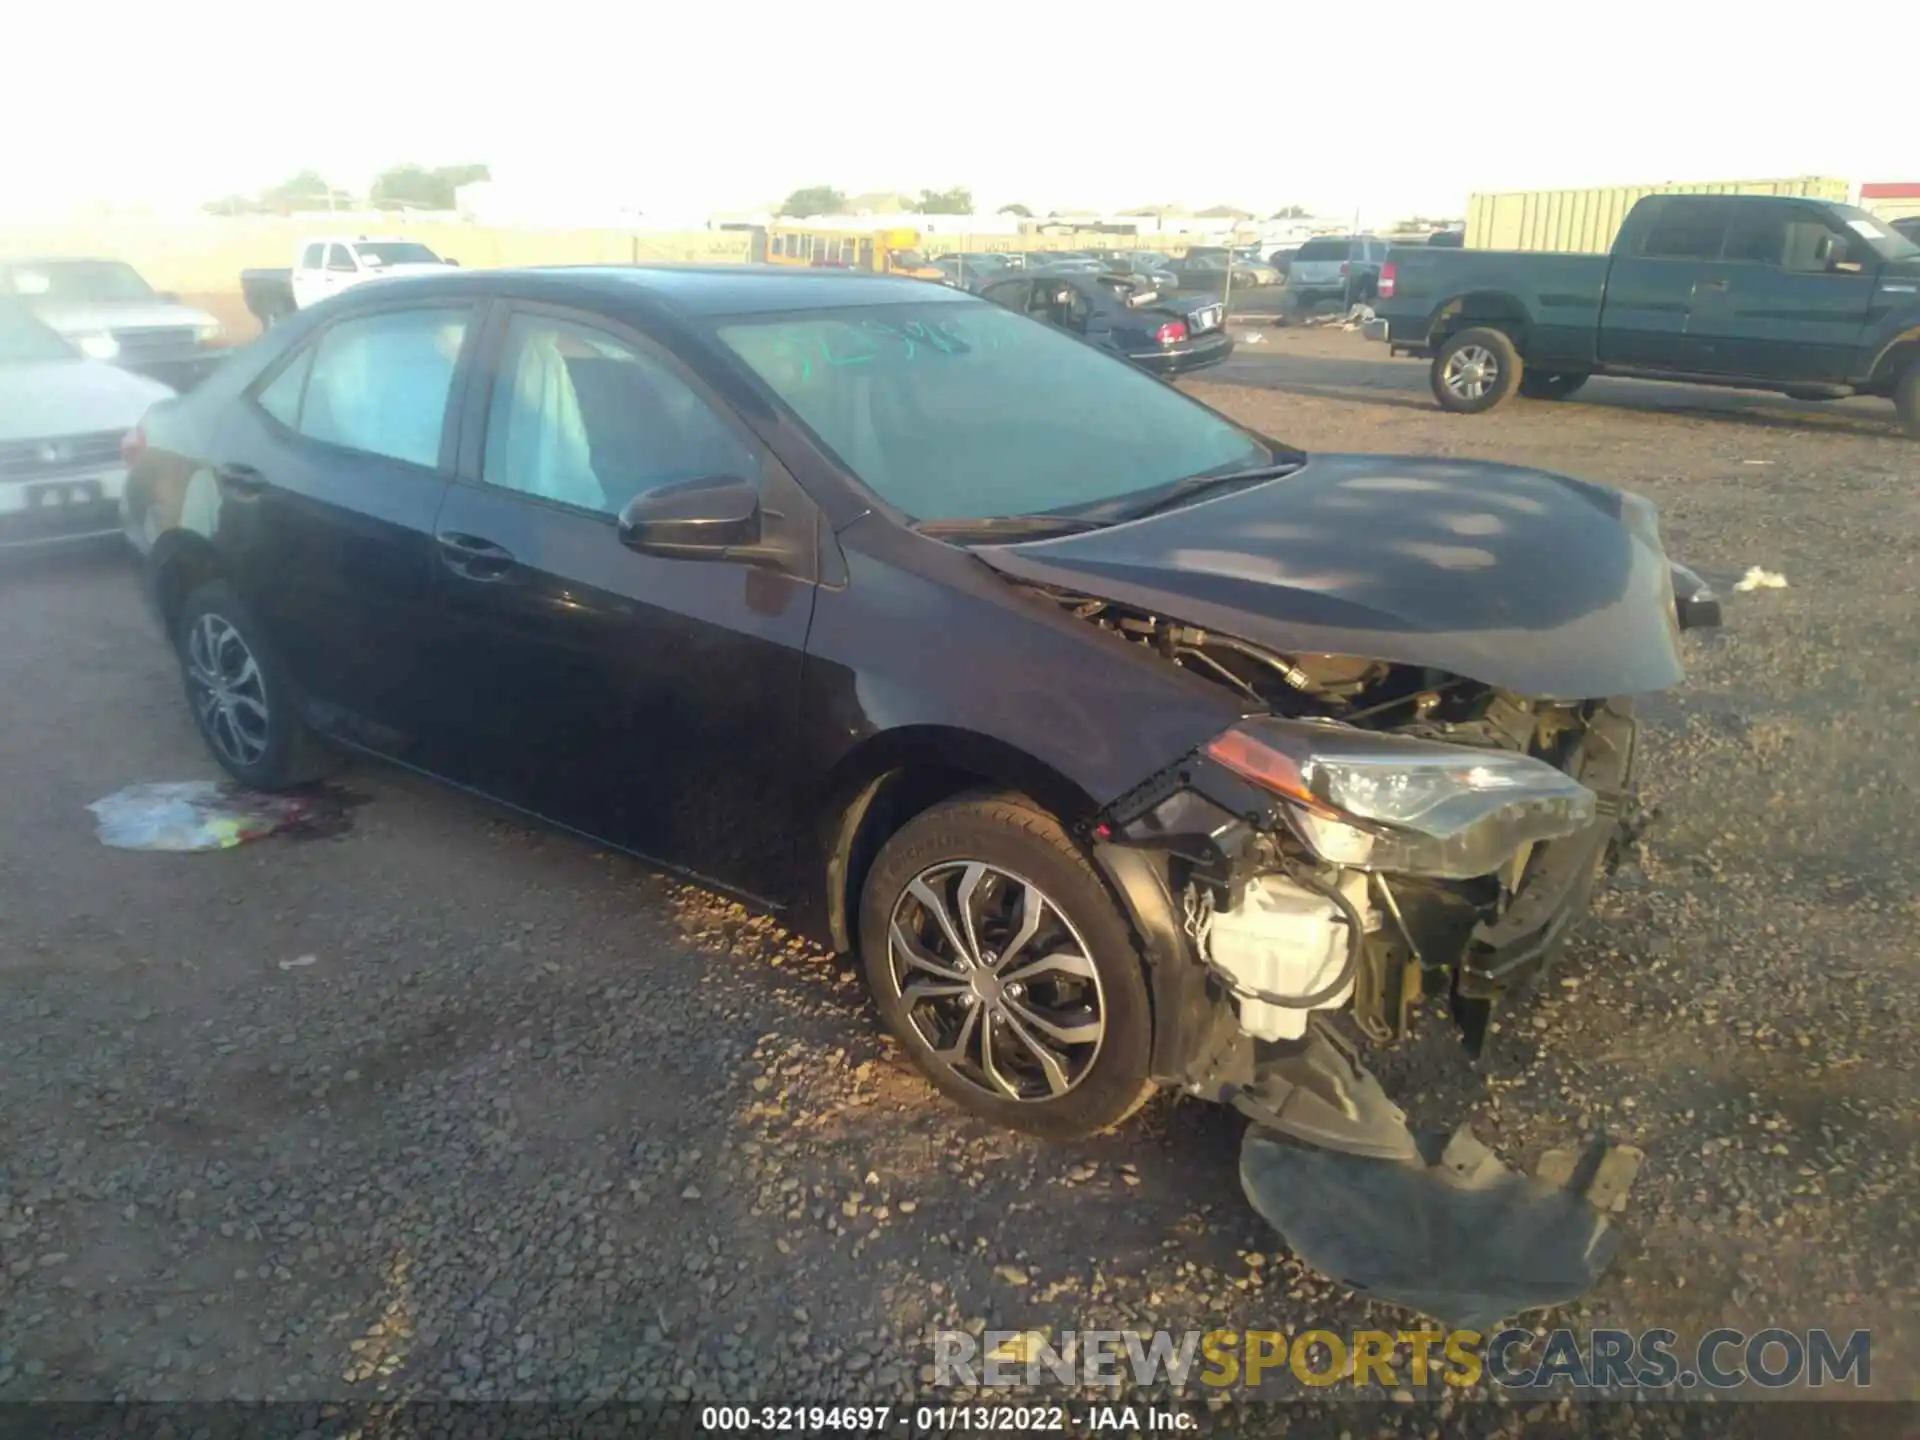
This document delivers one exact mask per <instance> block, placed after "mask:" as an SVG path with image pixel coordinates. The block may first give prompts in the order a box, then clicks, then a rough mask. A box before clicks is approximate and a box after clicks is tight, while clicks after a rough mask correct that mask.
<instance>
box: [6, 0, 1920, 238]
mask: <svg viewBox="0 0 1920 1440" xmlns="http://www.w3.org/2000/svg"><path fill="white" fill-rule="evenodd" d="M1055 4H1056V6H1057V7H1058V8H1057V10H1053V9H1050V8H1049V7H1032V8H1027V9H1022V8H1019V7H1016V8H1015V9H1013V10H1011V11H1008V10H1004V9H1002V8H1001V7H996V6H986V7H982V6H979V5H977V4H960V3H957V0H956V3H952V4H943V3H941V0H871V3H866V4H859V3H853V4H849V3H845V0H842V3H839V4H826V3H822V0H799V3H793V0H787V3H768V0H721V3H713V0H703V3H681V0H624V3H618V4H613V3H601V0H540V3H538V4H527V3H524V0H492V3H491V5H476V4H473V3H468V4H464V5H454V4H374V5H364V6H362V5H346V6H339V5H335V6H320V7H318V8H302V9H298V10H296V9H291V8H288V7H284V6H280V7H270V6H269V7H263V6H259V5H257V4H247V3H239V0H169V3H168V4H166V5H164V6H139V7H129V8H127V9H126V10H125V11H124V12H122V13H120V14H119V15H116V16H113V17H112V18H111V19H103V16H102V12H100V11H99V10H98V9H96V8H95V7H91V6H83V5H72V4H67V5H59V4H34V5H31V6H30V7H28V8H26V9H25V10H24V12H16V13H14V14H12V15H10V16H9V19H8V21H7V32H8V50H9V51H10V52H11V54H12V56H13V57H14V61H13V63H10V64H9V65H8V66H7V70H8V79H7V83H6V84H5V85H4V86H0V136H6V137H7V142H6V143H5V144H0V225H3V224H4V223H5V220H6V217H7V215H8V214H10V213H11V214H15V215H20V216H31V215H37V214H42V213H48V212H57V211H61V210H65V209H68V208H71V207H73V206H76V205H82V204H87V203H90V202H98V201H101V200H107V201H112V202H117V203H120V204H125V205H157V206H164V207H174V206H182V207H184V206H191V205H197V204H199V203H200V202H203V201H206V200H211V199H214V198H217V197H219V196H223V195H228V194H232V193H236V192H238V193H243V194H244V193H251V192H253V191H256V190H259V189H262V188H264V187H266V186H268V185H271V184H273V183H275V182H277V181H279V180H282V179H284V178H285V177H287V176H288V175H290V174H291V173H293V172H294V171H296V170H300V169H304V168H308V167H312V168H314V169H317V170H319V171H320V172H321V173H322V174H324V175H325V176H326V177H327V178H328V179H329V180H330V181H331V182H332V183H334V184H336V185H340V186H344V187H345V188H348V189H350V190H352V191H354V192H356V193H364V191H365V188H366V186H367V184H368V182H369V181H370V180H371V179H372V177H373V176H374V175H375V174H376V173H378V172H379V171H380V170H382V169H384V168H386V167H387V166H390V165H393V164H397V163H402V162H408V161H413V162H418V163H421V164H426V165H439V164H453V163H463V162H469V161H478V162H485V163H487V164H488V165H490V166H491V167H492V168H493V173H494V176H495V178H496V179H498V180H500V181H501V182H502V183H503V185H511V184H522V185H528V186H537V187H542V188H544V189H547V190H551V189H553V188H554V187H556V186H565V187H569V188H571V187H573V186H575V185H578V186H580V187H583V189H587V190H598V191H600V192H602V193H604V194H605V195H606V197H607V199H608V202H609V203H637V204H639V205H640V206H641V208H642V209H643V210H645V211H646V212H648V213H650V214H656V215H669V214H670V215H675V216H698V215H704V214H706V213H708V212H710V211H713V210H716V209H749V208H756V207H759V206H764V205H766V204H768V203H772V202H777V201H778V200H780V199H781V198H783V197H784V196H786V195H787V194H788V193H789V192H791V191H792V190H794V189H796V188H798V187H800V186H803V185H811V184H826V185H831V186H834V187H836V188H838V189H840V190H842V191H845V192H847V193H848V194H856V193H861V192H866V191H899V192H903V193H907V194H917V193H918V191H920V190H921V189H923V188H930V189H945V188H947V187H949V186H954V185H964V186H967V187H969V188H971V190H972V191H973V194H974V196H975V200H976V202H977V205H978V206H979V208H982V209H992V208H997V207H998V206H1000V205H1002V204H1007V203H1012V202H1016V201H1017V202H1020V203H1023V204H1026V205H1028V206H1029V207H1031V208H1034V209H1036V210H1040V211H1045V210H1048V209H1087V210H1115V209H1125V208H1130V207H1133V206H1138V205H1147V204H1178V205H1185V206H1188V207H1191V208H1195V209H1197V208H1200V207H1203V206H1208V205H1216V204H1231V205H1236V206H1240V207H1242V208H1245V209H1250V210H1255V211H1258V212H1260V213H1263V214H1264V213H1268V212H1270V211H1271V210H1273V209H1277V208H1279V207H1280V206H1283V205H1288V204H1301V205H1305V206H1306V207H1308V209H1309V210H1311V211H1312V212H1314V213H1316V214H1320V215H1328V216H1346V215H1349V214H1353V213H1356V212H1357V213H1360V214H1361V215H1362V217H1363V218H1364V219H1366V220H1367V222H1368V223H1373V222H1375V221H1380V220H1389V219H1393V218H1397V217H1400V216H1403V215H1409V214H1415V213H1420V214H1426V215H1448V216H1457V215H1460V214H1462V213H1464V209H1465V202H1466V196H1467V195H1468V194H1469V193H1470V192H1473V191H1481V190H1511V189H1547V188H1558V187H1571V186H1584V185H1600V184H1635V183H1652V182H1657V181H1663V180H1679V181H1687V180H1726V179H1762V178H1777V177H1785V176H1793V175H1824V176H1835V177H1839V178H1843V179H1848V180H1853V181H1863V180H1864V181H1875V180H1920V124H1917V123H1916V122H1915V121H1914V118H1913V112H1912V109H1911V100H1910V98H1907V99H1903V97H1902V89H1903V87H1905V88H1906V89H1907V90H1909V91H1910V88H1911V80H1910V75H1909V74H1908V73H1906V71H1905V70H1904V69H1903V67H1902V65H1901V63H1900V62H1899V59H1898V57H1900V56H1901V55H1903V54H1904V55H1905V56H1907V57H1909V58H1910V57H1912V56H1913V55H1915V54H1916V53H1920V4H1915V3H1914V0H1861V3H1859V4H1854V5H1849V6H1844V7H1837V8H1836V9H1835V10H1833V11H1830V12H1821V11H1818V10H1810V9H1807V8H1805V7H1789V8H1787V9H1782V10H1779V11H1776V12H1775V13H1776V14H1778V15H1780V16H1781V17H1783V18H1780V19H1774V18H1771V17H1770V16H1769V15H1768V14H1767V12H1766V11H1765V10H1764V9H1760V10H1755V9H1746V10H1741V9H1740V8H1738V7H1727V6H1725V5H1724V4H1714V5H1709V4H1707V3H1706V0H1667V3H1664V4H1650V3H1643V0H1600V3H1574V4H1566V3H1558V4H1556V3H1549V0H1533V3H1525V4H1512V3H1508V0H1478V3H1476V4H1475V5H1473V6H1471V7H1467V8H1465V9H1462V8H1460V7H1457V6H1444V5H1439V4H1436V3H1433V0H1420V3H1411V4H1402V3H1399V0H1374V3H1370V4H1368V5H1365V6H1359V5H1356V6H1352V7H1346V6H1337V7H1332V8H1328V7H1326V6H1324V5H1321V4H1314V5H1294V4H1267V3H1262V0H1235V3H1233V4H1230V5H1229V4H1221V5H1219V6H1218V7H1217V21H1218V23H1217V27H1216V26H1215V25H1214V24H1213V22H1212V20H1210V19H1209V16H1208V13H1207V10H1208V7H1207V6H1206V5H1205V4H1204V3H1202V4H1199V5H1176V4H1171V3H1167V0H1154V3H1135V0H1099V3H1091V4H1084V5H1079V4H1076V5H1072V6H1069V5H1067V4H1064V3H1061V0H1055ZM1056 14H1057V16H1058V19H1057V20H1056V19H1052V18H1049V16H1050V15H1056ZM1788 16H1791V17H1792V18H1785V17H1788ZM1323 22H1324V23H1323ZM103 25H105V26H107V27H109V28H110V29H111V31H112V43H111V44H106V43H102V36H101V29H102V26H103ZM1210 30H1213V31H1215V35H1214V36H1212V37H1210V36H1209V33H1208V32H1209V31H1210ZM1308 37H1310V38H1308ZM1343 40H1344V41H1345V42H1346V43H1347V47H1348V48H1345V49H1343V48H1342V42H1343ZM28 56H33V57H36V60H35V62H34V63H32V64H20V63H18V62H19V61H20V60H21V59H22V58H24V57H28Z"/></svg>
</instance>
